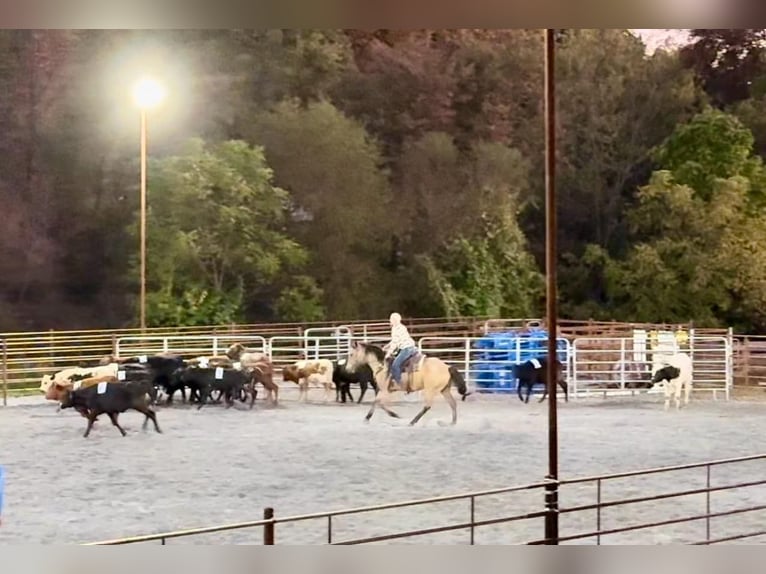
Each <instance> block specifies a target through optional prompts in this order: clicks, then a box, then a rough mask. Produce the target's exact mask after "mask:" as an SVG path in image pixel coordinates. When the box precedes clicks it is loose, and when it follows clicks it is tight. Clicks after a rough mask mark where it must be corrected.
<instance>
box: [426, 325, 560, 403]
mask: <svg viewBox="0 0 766 574" xmlns="http://www.w3.org/2000/svg"><path fill="white" fill-rule="evenodd" d="M479 341H481V342H482V343H486V342H487V341H488V339H487V338H485V337H423V338H421V339H420V341H419V342H418V347H419V348H420V350H421V351H422V352H424V353H426V354H427V355H429V356H431V357H438V358H440V359H442V360H443V361H444V362H445V363H447V364H449V365H455V366H456V367H457V368H458V369H459V370H460V372H461V373H462V374H463V376H464V377H465V379H466V384H467V385H468V386H469V389H470V390H471V391H472V392H473V391H474V390H476V391H480V392H487V393H508V392H514V391H515V390H516V383H517V381H516V377H515V376H514V374H513V366H514V365H518V364H520V363H522V362H523V361H526V360H528V359H530V358H536V357H540V356H545V355H546V350H545V348H544V347H545V344H546V341H547V338H546V337H524V338H522V339H521V340H520V339H519V338H517V337H508V338H495V339H493V340H492V341H493V344H494V345H495V347H494V348H480V347H479V346H478V345H477V343H479ZM529 342H533V343H536V344H537V345H538V346H539V347H542V350H540V349H539V348H538V349H537V350H530V349H527V348H525V344H528V343H529ZM557 345H558V346H559V349H558V356H559V360H561V362H562V363H563V364H564V376H565V380H566V381H567V383H568V384H569V381H570V379H571V366H570V363H571V361H570V355H571V349H570V343H569V341H568V340H567V339H565V338H564V337H559V338H558V339H557ZM498 346H500V347H503V348H498ZM562 347H563V348H562ZM570 387H571V385H570ZM534 392H535V393H541V392H542V387H541V386H537V387H535V389H534Z"/></svg>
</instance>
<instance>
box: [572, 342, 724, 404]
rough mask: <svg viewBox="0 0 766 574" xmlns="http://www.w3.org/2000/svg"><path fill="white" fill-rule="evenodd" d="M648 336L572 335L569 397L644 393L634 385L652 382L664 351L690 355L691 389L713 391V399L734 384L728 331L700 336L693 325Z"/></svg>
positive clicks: (658, 390) (665, 354)
mask: <svg viewBox="0 0 766 574" xmlns="http://www.w3.org/2000/svg"><path fill="white" fill-rule="evenodd" d="M646 335H647V334H646V332H645V331H642V330H636V332H634V336H633V337H614V338H609V337H579V338H577V339H575V340H574V342H573V344H572V378H571V381H570V392H571V393H572V395H573V396H581V395H585V396H587V395H592V394H601V395H603V396H606V395H624V394H636V393H640V392H646V391H642V390H639V389H638V387H640V386H641V385H640V383H641V381H647V380H650V377H651V374H652V373H653V372H654V371H655V370H656V369H657V368H658V367H659V365H660V364H661V363H662V361H663V359H664V358H666V357H667V356H668V355H671V354H673V353H676V352H679V351H684V352H687V353H689V356H690V357H691V359H692V366H693V381H694V383H693V392H711V393H712V394H713V398H714V399H717V398H718V395H719V394H723V395H724V397H725V398H726V399H727V400H728V399H729V396H730V392H731V387H732V385H733V382H734V365H733V353H732V348H733V347H732V337H731V334H729V335H728V336H719V335H698V334H696V333H695V332H694V330H693V329H692V330H690V331H689V333H688V334H686V333H680V334H679V333H675V334H673V333H669V334H668V333H666V334H665V337H662V336H660V337H658V338H657V341H656V342H654V343H653V344H652V342H651V341H648V340H647V336H646ZM660 335H662V334H660ZM679 335H680V336H679ZM649 392H652V393H659V392H662V391H661V389H654V390H652V391H649Z"/></svg>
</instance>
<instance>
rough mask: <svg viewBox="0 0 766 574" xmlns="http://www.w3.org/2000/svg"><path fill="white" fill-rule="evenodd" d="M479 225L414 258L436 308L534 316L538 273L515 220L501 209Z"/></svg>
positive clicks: (538, 291)
mask: <svg viewBox="0 0 766 574" xmlns="http://www.w3.org/2000/svg"><path fill="white" fill-rule="evenodd" d="M480 230H481V232H480V233H477V234H476V235H474V236H473V237H471V238H468V237H459V238H457V239H455V240H454V241H452V242H450V243H448V244H447V245H446V246H445V247H444V248H442V249H440V250H439V251H437V252H436V254H434V255H433V256H429V255H425V256H421V257H420V258H419V259H420V263H421V265H422V267H423V269H424V270H425V273H426V276H427V278H428V281H429V285H430V286H431V290H432V293H434V294H435V296H436V297H437V301H436V302H437V305H438V307H439V308H440V309H441V311H442V312H443V313H444V314H446V315H447V316H476V315H490V316H494V317H528V316H531V315H534V314H535V313H536V312H537V311H539V303H540V298H541V296H542V294H543V278H542V275H541V274H540V273H539V271H538V270H537V268H536V265H535V262H534V259H533V258H532V256H531V255H530V254H529V253H528V252H527V250H526V240H525V238H524V235H523V233H522V232H521V229H520V228H519V226H518V224H517V223H516V221H515V220H514V218H513V217H512V216H511V215H510V214H508V213H503V214H499V215H494V216H486V217H484V218H483V220H482V225H481V227H480Z"/></svg>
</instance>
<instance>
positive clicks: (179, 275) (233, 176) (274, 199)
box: [147, 139, 318, 324]
mask: <svg viewBox="0 0 766 574" xmlns="http://www.w3.org/2000/svg"><path fill="white" fill-rule="evenodd" d="M152 173H153V174H154V175H153V178H152V186H151V190H150V201H149V204H150V210H149V222H148V228H149V239H148V244H149V247H148V251H149V258H148V262H147V265H148V269H149V287H150V289H151V291H152V293H153V295H152V305H151V307H150V310H151V311H152V313H153V314H150V315H149V317H148V321H149V322H151V323H153V324H154V323H157V322H162V321H168V320H170V321H177V320H181V318H182V317H183V320H184V321H186V323H193V324H200V323H204V324H213V323H215V322H229V321H233V320H235V319H237V318H241V317H242V315H243V312H244V310H245V309H246V308H247V306H248V305H249V304H250V303H251V300H252V299H257V298H258V296H259V294H260V293H261V292H262V291H263V290H264V289H266V288H269V287H270V286H272V285H273V284H274V283H275V282H277V281H279V280H281V279H282V278H283V277H284V276H285V275H286V274H289V275H290V276H292V277H295V276H297V277H300V281H301V282H303V283H304V284H305V283H307V282H308V279H306V278H305V277H302V276H300V274H299V273H298V271H299V270H300V269H301V267H302V266H303V265H304V264H305V263H306V259H307V254H306V251H305V250H304V248H303V247H302V246H301V245H300V244H299V243H298V242H296V241H295V240H294V239H292V238H290V237H289V236H288V235H287V234H286V233H285V231H284V225H285V219H286V214H287V209H288V206H289V195H288V194H287V192H286V191H284V190H283V189H280V188H278V187H275V186H274V185H273V184H272V176H273V174H272V171H271V169H270V168H269V167H268V165H267V164H266V160H265V158H264V156H263V150H262V148H257V147H256V148H254V147H251V146H249V145H248V144H247V143H245V142H242V141H227V142H223V143H220V144H214V145H205V144H204V142H202V141H201V140H198V139H196V140H192V141H190V142H189V145H188V147H187V149H186V151H185V153H184V154H183V155H179V156H174V157H168V158H164V159H162V160H158V161H155V162H154V165H153V166H152ZM317 293H318V291H317V290H314V291H313V292H312V293H311V295H313V296H316V294H317ZM173 301H182V302H183V303H182V304H181V305H180V306H179V305H177V304H174V303H173ZM281 310H282V311H285V309H284V307H282V309H281Z"/></svg>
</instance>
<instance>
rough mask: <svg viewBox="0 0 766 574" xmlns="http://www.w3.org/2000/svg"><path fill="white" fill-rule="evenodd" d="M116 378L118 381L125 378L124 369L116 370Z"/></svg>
mask: <svg viewBox="0 0 766 574" xmlns="http://www.w3.org/2000/svg"><path fill="white" fill-rule="evenodd" d="M117 380H118V381H124V380H125V371H117Z"/></svg>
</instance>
